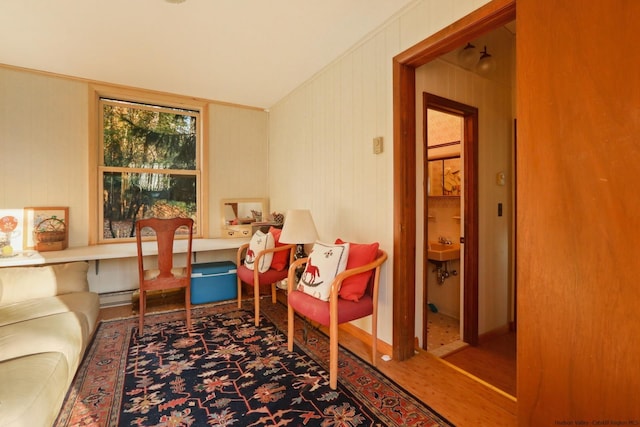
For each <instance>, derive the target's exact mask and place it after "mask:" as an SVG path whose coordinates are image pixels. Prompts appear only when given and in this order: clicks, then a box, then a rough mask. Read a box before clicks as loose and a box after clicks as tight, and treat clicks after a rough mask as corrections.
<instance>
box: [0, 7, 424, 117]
mask: <svg viewBox="0 0 640 427" xmlns="http://www.w3.org/2000/svg"><path fill="white" fill-rule="evenodd" d="M414 1H416V0H186V1H185V2H184V3H181V4H172V3H169V2H167V1H165V0H11V1H10V0H0V40H2V42H0V63H3V64H8V65H14V66H19V67H26V68H30V69H36V70H43V71H49V72H53V73H58V74H63V75H69V76H74V77H81V78H86V79H91V80H97V81H101V82H108V83H117V84H122V85H126V86H133V87H138V88H144V89H153V90H159V91H163V92H170V93H176V94H182V95H190V96H197V97H201V98H207V99H211V100H217V101H223V102H230V103H235V104H241V105H248V106H254V107H261V108H269V107H270V106H272V105H273V104H274V103H276V102H277V101H278V100H280V99H281V98H282V97H284V96H285V95H287V94H288V93H289V92H291V91H292V90H293V89H295V88H296V87H297V86H298V85H300V84H301V83H302V82H304V81H305V80H307V79H309V78H310V77H311V76H313V75H314V74H315V73H317V72H318V71H320V70H321V69H322V68H323V67H325V66H326V65H327V64H329V63H330V62H332V61H333V60H335V59H336V58H338V57H339V56H340V55H342V54H343V53H344V52H346V51H347V50H348V49H349V48H350V47H352V46H353V45H355V44H356V43H357V42H359V41H360V40H362V39H363V38H364V37H366V36H367V35H368V34H370V33H371V32H372V31H373V30H375V29H377V28H378V27H380V26H381V25H382V24H383V23H385V22H386V21H387V20H388V19H389V18H391V17H392V16H394V15H396V14H397V13H398V12H399V11H400V10H402V9H404V8H405V7H407V6H408V5H409V4H410V3H413V2H414Z"/></svg>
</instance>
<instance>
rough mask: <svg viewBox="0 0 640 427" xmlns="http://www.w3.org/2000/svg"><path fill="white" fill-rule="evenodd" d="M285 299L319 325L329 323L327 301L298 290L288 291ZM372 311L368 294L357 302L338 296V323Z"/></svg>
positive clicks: (371, 302) (371, 300)
mask: <svg viewBox="0 0 640 427" xmlns="http://www.w3.org/2000/svg"><path fill="white" fill-rule="evenodd" d="M287 300H288V303H289V305H290V306H291V307H292V308H293V309H294V310H295V311H296V312H298V313H300V314H302V315H303V316H305V317H307V318H309V319H311V320H313V321H314V322H318V323H320V324H321V325H324V326H328V325H329V305H330V303H329V302H328V301H321V300H319V299H317V298H314V297H312V296H311V295H309V294H305V293H304V292H300V291H293V292H291V293H289V296H288V297H287ZM372 313H373V299H372V298H371V296H369V295H364V296H363V297H362V298H360V300H359V301H358V302H355V301H349V300H346V299H342V298H338V323H346V322H351V321H352V320H356V319H360V318H361V317H365V316H369V315H370V314H372Z"/></svg>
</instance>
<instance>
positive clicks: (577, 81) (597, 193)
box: [516, 0, 640, 426]
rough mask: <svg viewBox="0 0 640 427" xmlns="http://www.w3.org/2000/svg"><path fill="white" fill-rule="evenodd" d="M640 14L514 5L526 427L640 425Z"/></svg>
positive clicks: (521, 389) (599, 3)
mask: <svg viewBox="0 0 640 427" xmlns="http://www.w3.org/2000/svg"><path fill="white" fill-rule="evenodd" d="M639 16H640V2H635V1H624V0H592V1H590V2H589V5H588V7H585V5H584V4H583V3H582V2H562V3H561V4H558V3H555V2H540V1H538V0H518V9H517V26H518V27H517V28H518V29H517V31H518V34H517V38H516V44H517V63H516V69H517V111H518V153H517V155H518V158H517V162H518V222H517V228H518V248H517V254H518V255H517V265H518V326H519V327H518V392H517V393H518V420H519V425H520V426H547V425H560V423H562V422H564V423H565V425H578V424H576V422H577V421H586V422H587V425H596V424H598V425H616V424H615V423H618V425H637V424H638V423H640V404H638V392H639V391H640V364H639V359H638V353H639V351H640V345H639V344H638V337H639V336H640V310H638V303H639V302H640V286H638V277H639V276H640V264H639V263H638V262H637V254H638V249H637V241H638V237H639V236H638V233H639V232H640V231H639V230H640V217H639V216H638V212H639V211H640V198H639V197H638V194H637V191H636V186H635V184H634V183H635V182H636V181H637V171H638V165H639V164H640V150H639V149H638V147H639V145H638V132H639V130H640V114H638V111H639V104H638V100H639V99H640V79H638V75H637V72H638V69H640V56H638V55H637V54H636V53H634V51H633V43H634V40H637V18H638V17H639ZM566 423H570V424H566Z"/></svg>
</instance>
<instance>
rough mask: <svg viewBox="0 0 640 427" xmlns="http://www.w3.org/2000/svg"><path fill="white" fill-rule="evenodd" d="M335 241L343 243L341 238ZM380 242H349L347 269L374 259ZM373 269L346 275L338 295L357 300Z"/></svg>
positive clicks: (364, 288)
mask: <svg viewBox="0 0 640 427" xmlns="http://www.w3.org/2000/svg"><path fill="white" fill-rule="evenodd" d="M336 243H344V242H343V241H342V240H341V239H337V240H336ZM379 247H380V244H379V243H378V242H375V243H368V244H362V243H351V244H350V246H349V258H348V259H347V270H350V269H352V268H357V267H362V266H363V265H366V264H369V263H370V262H373V261H374V260H375V259H376V255H377V254H378V248H379ZM371 274H373V270H368V271H364V272H362V273H359V274H356V275H355V276H351V277H347V278H346V279H345V280H344V281H343V282H342V286H341V287H340V293H339V295H340V296H341V297H342V298H344V299H348V300H351V301H358V300H359V299H360V298H362V296H363V295H364V293H365V292H366V290H367V285H368V284H369V278H371Z"/></svg>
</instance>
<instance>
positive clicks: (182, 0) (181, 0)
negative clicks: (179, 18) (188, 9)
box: [164, 0, 187, 4]
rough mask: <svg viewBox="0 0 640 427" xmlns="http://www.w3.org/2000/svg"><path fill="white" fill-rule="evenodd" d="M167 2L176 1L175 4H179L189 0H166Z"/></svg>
mask: <svg viewBox="0 0 640 427" xmlns="http://www.w3.org/2000/svg"><path fill="white" fill-rule="evenodd" d="M164 1H166V2H167V3H174V4H178V3H184V2H185V1H187V0H164Z"/></svg>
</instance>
